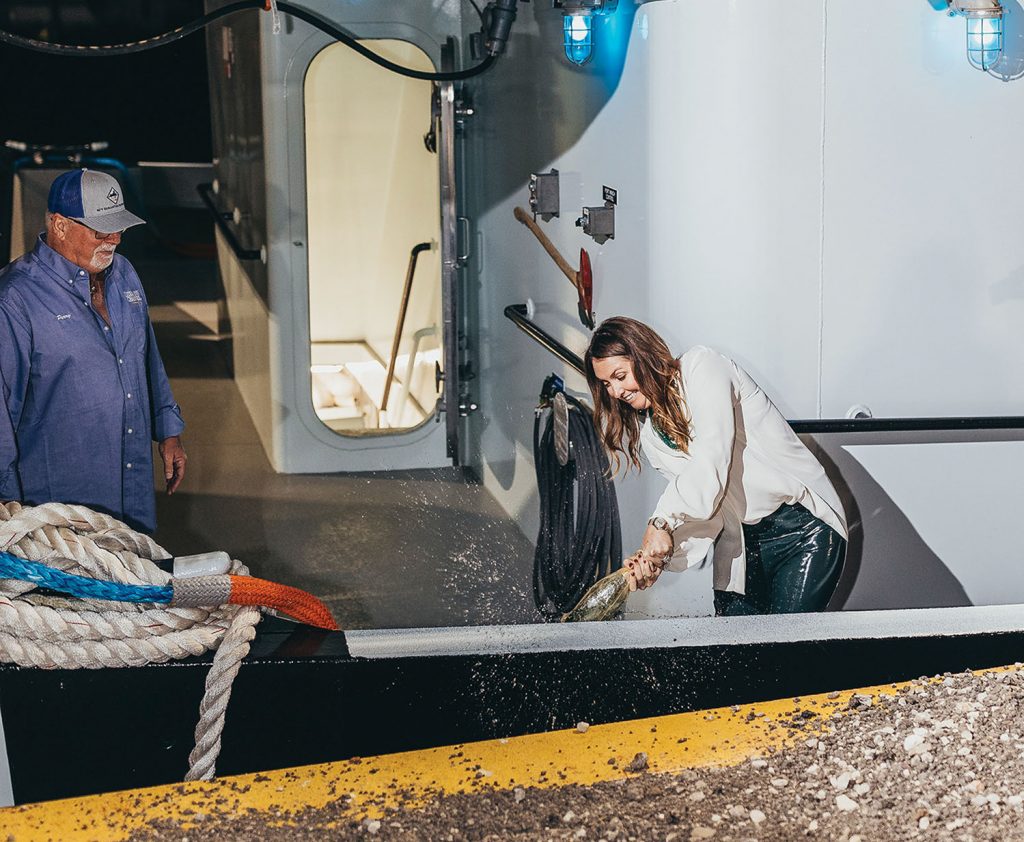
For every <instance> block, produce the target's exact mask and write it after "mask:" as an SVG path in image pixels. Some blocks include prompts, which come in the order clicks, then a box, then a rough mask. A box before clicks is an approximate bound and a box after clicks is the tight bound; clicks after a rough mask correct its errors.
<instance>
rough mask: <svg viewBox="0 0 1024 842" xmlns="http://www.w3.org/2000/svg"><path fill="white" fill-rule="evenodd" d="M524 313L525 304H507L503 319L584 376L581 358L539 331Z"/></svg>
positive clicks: (553, 338)
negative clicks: (510, 322) (508, 320)
mask: <svg viewBox="0 0 1024 842" xmlns="http://www.w3.org/2000/svg"><path fill="white" fill-rule="evenodd" d="M526 313H527V310H526V305H525V304H509V305H508V307H506V308H505V318H507V319H510V320H511V321H512V323H513V324H515V326H516V327H518V328H519V329H520V330H521V331H522V332H523V333H525V334H526V335H527V336H529V337H531V338H532V339H533V340H535V341H536V342H539V343H540V344H541V345H542V346H543V347H545V348H547V349H548V350H549V351H550V352H551V353H552V354H554V355H555V356H556V357H558V359H560V360H561V361H562V362H564V363H566V364H567V365H571V366H572V367H573V368H574V369H576V370H577V371H578V372H579V373H580V374H585V372H584V369H583V359H582V357H580V356H578V355H577V354H574V353H573V352H572V351H570V350H569V349H568V348H566V347H565V346H564V345H563V344H562V343H561V342H559V341H558V340H557V339H555V337H553V336H552V335H551V334H549V333H545V332H544V331H543V330H541V329H540V327H538V326H537V325H536V324H535V323H534V322H532V321H530V319H529V317H528V316H527V315H526Z"/></svg>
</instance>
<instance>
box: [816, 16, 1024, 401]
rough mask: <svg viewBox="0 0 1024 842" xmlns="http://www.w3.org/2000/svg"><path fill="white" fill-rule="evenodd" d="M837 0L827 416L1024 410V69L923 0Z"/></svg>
mask: <svg viewBox="0 0 1024 842" xmlns="http://www.w3.org/2000/svg"><path fill="white" fill-rule="evenodd" d="M1008 8H1009V12H1010V13H1009V14H1008V15H1007V17H1006V27H1007V30H1008V32H1007V35H1008V39H1007V40H1008V42H1009V44H1010V48H1011V52H1012V51H1014V50H1016V49H1019V47H1018V46H1017V44H1018V42H1019V37H1017V36H1018V30H1020V28H1021V27H1022V25H1024V20H1021V19H1022V18H1024V13H1022V11H1021V9H1020V7H1019V6H1018V5H1017V4H1016V3H1010V4H1008ZM828 9H829V12H828V14H829V17H828V37H827V46H828V64H827V68H826V75H825V79H826V92H827V98H826V114H825V146H824V167H823V169H824V173H825V181H826V184H827V191H826V205H825V214H824V235H823V242H824V264H823V278H824V283H825V311H824V316H825V329H824V331H823V345H822V352H823V354H822V372H823V376H822V413H823V414H824V415H825V416H841V415H843V414H844V413H845V412H846V411H847V409H848V408H849V407H850V406H851V405H852V404H864V405H866V406H868V407H869V408H870V409H871V410H872V412H873V413H874V414H875V416H876V417H877V416H915V415H917V416H922V415H923V416H928V415H965V416H972V415H1020V414H1024V413H1022V405H1024V331H1021V329H1020V325H1021V323H1022V322H1024V268H1022V267H1024V238H1021V237H1020V235H1019V232H1018V230H1017V225H1018V220H1017V219H1016V215H1015V214H1014V213H1013V212H1012V211H1010V203H1011V202H1012V200H1013V196H1015V195H1016V193H1017V192H1018V190H1019V188H1020V185H1021V183H1022V181H1024V164H1022V163H1021V160H1020V156H1018V155H1015V154H1013V153H1012V152H1011V150H1014V149H1017V148H1019V147H1020V146H1021V144H1022V143H1024V80H1020V81H1016V80H1014V81H1010V82H1003V81H1000V80H999V79H998V78H994V77H993V76H991V75H987V74H985V73H982V72H980V71H977V70H975V69H973V68H972V67H970V66H969V65H968V63H967V59H966V57H965V47H964V43H965V34H964V33H965V24H964V21H963V20H962V19H960V18H949V17H947V16H945V15H943V14H941V13H937V12H935V11H933V10H932V9H931V7H930V6H929V5H928V4H926V3H923V2H921V3H897V4H894V5H893V7H892V8H891V9H888V8H887V10H886V12H885V21H886V23H885V26H877V25H874V22H873V21H872V20H871V16H868V15H864V14H863V13H862V12H863V10H858V9H856V8H854V7H853V5H851V4H849V3H841V2H832V3H829V6H828ZM1007 60H1008V61H1012V60H1013V59H1012V56H1008V57H1007Z"/></svg>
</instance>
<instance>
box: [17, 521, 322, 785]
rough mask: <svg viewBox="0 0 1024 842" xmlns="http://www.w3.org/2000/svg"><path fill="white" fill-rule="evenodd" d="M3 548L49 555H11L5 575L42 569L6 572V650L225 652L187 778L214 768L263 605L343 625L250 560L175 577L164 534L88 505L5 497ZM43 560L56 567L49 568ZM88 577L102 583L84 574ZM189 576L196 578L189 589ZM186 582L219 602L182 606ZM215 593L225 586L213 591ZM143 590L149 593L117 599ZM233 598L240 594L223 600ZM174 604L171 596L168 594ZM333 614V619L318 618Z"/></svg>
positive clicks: (81, 659) (154, 654) (198, 600)
mask: <svg viewBox="0 0 1024 842" xmlns="http://www.w3.org/2000/svg"><path fill="white" fill-rule="evenodd" d="M0 551H2V552H4V553H7V554H9V555H10V556H15V557H17V559H24V560H25V561H27V562H38V563H39V564H38V565H33V564H28V565H21V566H20V567H19V565H18V564H11V565H8V566H6V567H4V568H3V570H4V572H3V573H0V575H4V576H7V575H12V573H14V575H18V576H30V577H31V578H33V579H34V581H28V580H26V579H22V578H0V660H3V661H7V662H10V663H14V664H18V665H19V666H23V667H39V668H42V669H79V668H85V669H98V668H101V667H129V666H143V665H145V664H149V663H163V662H165V661H169V660H172V659H177V658H185V657H189V656H195V655H202V654H203V653H204V652H208V651H210V650H214V649H215V650H216V654H215V655H214V658H213V664H212V666H211V667H210V672H209V673H208V674H207V676H206V690H205V694H204V696H203V700H202V702H201V704H200V706H199V714H200V715H199V722H198V724H197V725H196V731H195V735H196V744H195V748H194V749H193V750H192V753H191V754H190V755H189V770H188V774H187V775H186V776H185V780H187V781H193V780H212V778H213V777H214V774H215V767H216V761H217V756H218V755H219V754H220V746H221V734H222V732H223V730H224V718H225V714H226V712H227V705H228V700H229V699H230V697H231V685H232V682H233V681H234V679H235V676H236V675H237V674H238V670H239V667H240V666H241V662H242V659H243V658H244V657H245V656H246V655H247V654H248V652H249V645H250V643H251V642H252V639H253V638H254V637H255V634H256V624H257V623H258V622H259V620H260V611H259V609H258V608H257V607H255V606H256V605H268V604H273V605H275V606H277V607H280V608H282V610H285V611H287V612H289V613H292V614H298V615H299V616H302V613H303V611H308V612H309V616H310V617H311V618H312V619H311V620H310V619H307V622H314V623H316V624H317V625H323V626H324V627H328V628H331V627H334V625H333V619H331V618H330V614H329V613H328V612H327V611H326V608H324V607H323V606H322V604H320V603H319V601H318V600H316V599H315V598H313V597H311V596H310V595H308V594H304V593H303V592H302V591H297V590H296V589H294V588H284V587H282V586H277V585H274V584H273V583H269V582H263V581H262V580H259V579H249V578H247V577H248V570H247V569H246V568H245V566H244V565H243V564H241V562H239V561H234V560H233V561H232V562H231V569H230V574H231V575H230V576H211V577H201V578H197V579H194V580H190V579H184V580H176V579H173V578H172V577H171V575H170V574H169V573H167V572H166V571H164V570H162V569H160V568H159V567H158V566H157V565H156V564H155V563H154V562H155V561H157V560H161V559H168V558H170V557H171V556H170V554H169V553H167V551H166V550H164V549H163V548H162V547H161V546H160V545H159V544H157V543H156V542H155V541H153V540H152V539H150V538H149V537H147V536H145V535H141V534H140V533H138V532H135V531H134V530H132V529H130V528H129V527H128V526H126V525H125V524H123V523H122V522H121V521H119V520H116V519H115V518H112V517H110V516H108V515H104V514H101V513H99V512H95V511H92V510H91V509H88V508H86V507H85V506H74V505H67V504H64V503H46V504H43V505H40V506H22V505H21V504H20V503H17V502H11V503H2V502H0ZM12 561H15V562H16V559H13V560H12ZM39 565H45V566H46V567H47V568H50V570H49V572H43V571H40V570H39ZM15 571H16V572H15ZM26 571H27V572H26ZM78 579H88V580H96V581H93V582H92V583H91V585H88V584H82V583H77V584H76V582H75V581H74V580H78ZM220 580H229V581H227V582H222V581H220ZM179 582H183V583H189V584H186V585H185V586H184V587H183V588H182V587H180V586H179ZM236 582H238V583H244V584H243V585H242V586H238V585H236ZM111 583H113V584H111ZM204 583H206V585H205V586H204ZM209 583H212V585H213V586H212V588H211V587H210V586H209ZM37 584H43V585H45V586H46V587H55V588H59V589H61V590H69V591H71V592H76V591H75V590H74V588H75V587H82V588H86V589H89V588H93V587H94V588H95V589H96V592H97V593H101V594H102V596H103V597H105V598H101V599H98V600H96V601H93V602H89V603H83V602H82V601H81V600H80V599H69V598H66V597H63V596H53V595H50V594H41V593H38V592H36V590H35V589H36V587H37ZM236 589H237V591H238V592H237V593H236V592H235V591H236ZM179 590H180V591H182V595H183V596H184V599H182V600H177V604H178V606H182V603H184V606H189V605H192V606H196V605H199V604H202V603H203V602H204V601H205V604H206V605H209V606H217V607H184V606H182V607H176V605H175V597H176V595H177V594H176V592H177V591H179ZM271 592H273V593H271ZM128 594H131V596H128ZM209 594H214V596H206V597H205V600H204V597H203V595H209ZM296 595H301V597H304V599H303V598H300V597H299V596H296ZM225 597H227V598H225ZM278 597H280V598H278ZM132 598H138V599H143V600H146V602H144V603H142V604H139V603H138V602H123V601H115V600H120V599H132ZM228 598H230V599H231V600H232V601H233V603H234V604H221V603H226V602H227V601H228ZM149 600H153V601H152V602H149ZM164 602H170V605H166V606H165V605H162V604H160V603H164ZM300 603H301V605H300ZM314 603H315V605H313V607H312V608H310V605H311V604H314ZM317 606H319V607H318V608H317ZM324 615H326V620H324V622H323V623H320V622H317V621H318V620H323V618H324ZM303 619H306V618H305V617H303Z"/></svg>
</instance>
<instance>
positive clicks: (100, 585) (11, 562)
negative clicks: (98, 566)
mask: <svg viewBox="0 0 1024 842" xmlns="http://www.w3.org/2000/svg"><path fill="white" fill-rule="evenodd" d="M0 579H20V580H21V581H23V582H35V583H36V584H37V585H42V586H43V587H46V588H49V589H50V590H54V591H60V592H61V593H67V594H71V595H72V596H77V597H79V598H81V599H106V600H112V601H114V602H170V601H171V596H172V595H173V588H172V587H171V586H170V585H162V586H161V585H122V584H120V583H118V582H104V581H101V580H99V579H90V578H88V577H86V576H74V575H72V574H71V573H62V572H61V571H60V570H54V569H53V568H52V567H47V566H46V565H45V564H39V563H38V562H35V561H25V559H23V558H18V557H17V556H13V555H11V554H10V553H4V552H0Z"/></svg>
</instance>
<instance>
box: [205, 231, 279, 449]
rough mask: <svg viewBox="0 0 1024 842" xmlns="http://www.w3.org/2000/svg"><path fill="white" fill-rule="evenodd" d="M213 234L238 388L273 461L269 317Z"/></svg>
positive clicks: (227, 250) (228, 249)
mask: <svg viewBox="0 0 1024 842" xmlns="http://www.w3.org/2000/svg"><path fill="white" fill-rule="evenodd" d="M214 234H215V237H216V241H217V264H218V267H219V268H220V277H221V281H222V282H223V284H224V298H225V300H226V302H227V310H228V318H229V319H230V320H231V344H232V360H233V363H234V378H235V385H237V386H238V392H239V394H240V395H241V396H242V400H243V402H244V403H245V407H246V409H247V410H248V411H249V415H250V416H251V417H252V423H253V425H254V426H255V427H256V432H257V433H258V434H259V437H260V443H261V444H262V445H263V449H264V451H265V452H266V453H267V457H268V458H269V459H271V460H273V459H274V454H275V452H276V450H275V447H274V425H273V418H274V401H273V398H272V392H273V382H272V377H271V356H272V348H271V318H270V313H269V311H268V310H267V306H266V304H265V303H264V302H263V299H262V298H260V296H259V295H257V294H256V291H255V290H254V289H253V287H252V282H251V281H250V280H249V276H248V274H246V271H245V269H244V268H243V266H242V265H241V264H240V263H239V262H238V258H236V257H235V255H234V252H232V250H231V247H230V246H228V245H227V243H226V241H225V240H224V238H223V236H222V235H221V233H220V231H218V230H217V229H214Z"/></svg>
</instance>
